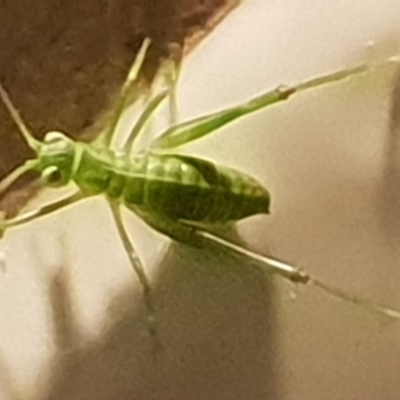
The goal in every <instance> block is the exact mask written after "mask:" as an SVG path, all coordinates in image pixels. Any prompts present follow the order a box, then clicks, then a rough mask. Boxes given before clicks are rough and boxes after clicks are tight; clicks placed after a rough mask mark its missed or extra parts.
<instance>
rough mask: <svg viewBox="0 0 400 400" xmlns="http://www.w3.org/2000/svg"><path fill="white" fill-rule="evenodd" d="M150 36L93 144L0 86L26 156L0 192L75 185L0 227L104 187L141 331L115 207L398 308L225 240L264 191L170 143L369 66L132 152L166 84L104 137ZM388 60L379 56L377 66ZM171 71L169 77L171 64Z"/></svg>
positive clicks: (165, 230) (176, 236) (180, 128)
mask: <svg viewBox="0 0 400 400" xmlns="http://www.w3.org/2000/svg"><path fill="white" fill-rule="evenodd" d="M149 46H150V40H148V39H145V40H144V42H143V45H142V47H141V49H140V51H139V53H138V56H137V57H136V59H135V61H134V63H133V65H132V67H131V69H130V72H129V74H128V77H127V79H126V81H125V83H124V85H123V88H122V90H121V93H120V95H119V97H118V99H117V102H116V106H115V108H114V110H113V113H112V118H111V123H110V125H109V127H108V129H107V130H106V131H105V132H104V133H102V135H101V136H100V137H99V140H97V141H96V142H95V143H93V144H84V143H79V142H75V141H73V140H72V139H70V138H68V137H67V136H65V135H64V134H63V133H60V132H49V133H47V134H46V135H45V137H44V140H43V141H39V140H37V139H35V138H34V136H33V135H32V133H31V132H30V130H29V129H28V127H27V125H26V124H25V122H24V121H23V119H22V118H21V116H20V115H19V113H18V111H17V110H16V108H15V107H14V105H13V103H12V102H11V100H10V98H9V96H8V93H7V92H6V90H5V89H4V88H3V86H1V85H0V97H1V98H2V100H3V102H4V103H5V105H6V107H7V108H8V110H9V112H10V114H11V116H12V118H13V120H14V121H15V123H16V124H17V125H18V127H19V129H20V131H21V133H22V134H23V136H24V137H25V139H26V140H27V142H28V144H29V146H30V147H31V148H32V149H33V150H34V152H35V154H36V156H35V158H33V159H30V160H28V161H26V163H25V164H24V165H22V166H20V167H19V168H17V169H16V170H15V171H13V172H12V173H11V174H10V175H9V176H8V177H6V178H5V179H4V180H3V181H2V182H1V183H0V193H2V192H4V191H5V190H6V189H7V188H8V187H9V186H10V185H11V184H12V183H13V182H15V181H16V180H17V179H19V177H21V176H22V175H23V174H25V173H26V172H28V171H37V172H39V173H40V174H41V177H42V179H43V181H44V182H45V184H46V185H48V186H50V187H62V186H65V185H68V184H75V186H76V187H77V189H78V190H77V191H76V192H75V193H74V194H72V195H70V196H68V197H66V198H63V199H61V200H58V201H55V202H53V203H51V204H47V205H45V206H43V207H41V208H39V209H36V210H33V211H29V212H25V213H22V214H21V215H19V216H17V217H15V218H10V219H6V218H3V219H2V220H0V231H1V232H4V231H5V230H6V229H8V228H11V227H14V226H17V225H22V224H24V223H27V222H30V221H33V220H35V219H37V218H39V217H42V216H45V215H48V214H50V213H53V212H55V211H57V210H59V209H61V208H63V207H66V206H69V205H71V204H74V203H76V202H78V201H79V200H81V199H83V198H85V197H88V196H95V195H100V194H102V195H104V196H105V197H106V199H107V200H108V204H109V206H110V209H111V211H112V215H113V217H114V220H115V223H116V226H117V229H118V232H119V235H120V237H121V240H122V243H123V245H124V248H125V250H126V253H127V256H128V258H129V261H130V263H131V265H132V267H133V269H134V271H135V272H136V274H137V276H138V278H139V281H140V283H141V285H142V287H143V291H144V300H145V304H146V308H147V315H148V319H149V327H150V331H151V332H152V333H153V334H155V318H154V315H155V310H154V305H153V299H152V292H151V286H150V283H149V280H148V278H147V276H146V273H145V270H144V268H143V265H142V262H141V261H140V258H139V256H138V254H137V252H136V250H135V248H134V246H133V244H132V242H131V240H130V238H129V235H128V232H127V231H126V229H125V226H124V223H123V220H122V216H121V206H124V207H127V208H128V209H129V210H131V211H133V212H135V213H136V214H137V215H139V216H140V217H141V218H142V219H143V220H144V221H145V222H146V223H147V224H148V225H150V226H151V227H152V228H154V229H155V230H156V231H158V232H160V233H162V234H164V235H167V236H168V237H170V238H171V239H173V240H176V241H178V242H181V243H183V244H186V245H190V246H210V245H211V246H214V247H215V246H217V247H221V248H224V249H225V250H228V251H230V252H231V253H234V254H235V255H240V256H241V257H244V258H245V259H246V260H247V261H248V262H251V263H252V264H255V265H257V266H261V267H262V268H264V269H266V270H267V271H268V272H270V273H273V274H277V275H280V276H282V277H284V278H287V279H289V280H291V281H292V282H296V283H302V284H313V285H316V286H318V287H320V288H322V289H324V290H325V291H328V292H329V293H331V294H332V295H334V296H336V297H339V298H341V299H344V300H348V301H350V302H353V303H356V304H358V305H361V306H364V307H367V308H369V309H372V310H375V311H378V312H380V313H383V314H385V315H388V316H391V317H395V318H400V313H399V312H397V311H395V310H393V309H390V308H388V307H385V306H382V305H379V304H377V303H375V302H372V301H369V300H367V299H362V298H358V297H355V296H351V295H348V294H347V293H344V292H342V291H340V290H338V289H335V288H332V287H330V286H328V285H326V284H324V283H322V282H320V281H318V280H316V279H314V278H313V277H311V276H310V275H308V274H307V273H306V272H304V271H303V270H300V269H299V268H297V267H295V266H292V265H290V264H287V263H285V262H281V261H278V260H276V259H274V258H271V257H267V256H262V255H260V254H256V253H253V252H251V251H250V250H247V249H245V248H243V247H241V246H239V245H236V244H235V243H232V242H230V241H228V240H226V239H224V238H222V237H220V236H218V235H217V234H216V233H215V229H214V228H215V227H216V226H217V225H218V226H220V225H221V224H224V223H234V222H236V221H239V220H241V219H243V218H246V217H248V216H251V215H254V214H260V213H261V214H268V212H269V203H270V195H269V193H268V191H267V190H266V189H265V188H264V187H263V186H262V185H261V184H260V183H258V182H257V181H256V180H255V179H253V178H251V177H250V176H248V175H245V174H244V173H241V172H239V171H236V170H234V169H231V168H227V167H223V166H220V165H216V164H214V163H212V162H209V161H206V160H203V159H200V158H197V157H191V156H186V155H180V154H179V155H178V154H174V153H172V152H171V149H173V148H176V147H178V146H181V145H184V144H186V143H189V142H191V141H193V140H197V139H200V138H202V137H204V136H206V135H208V134H211V133H212V132H214V131H216V130H217V129H219V128H221V127H222V126H224V125H226V124H228V123H230V122H232V121H234V120H237V119H238V118H240V117H243V116H245V115H247V114H250V113H253V112H255V111H258V110H261V109H263V108H266V107H268V106H270V105H272V104H275V103H278V102H281V101H284V100H287V99H288V98H289V97H290V96H292V95H293V94H295V93H297V92H300V91H303V90H306V89H311V88H314V87H317V86H321V85H324V84H327V83H332V82H337V81H340V80H343V79H345V78H347V77H350V76H353V75H356V74H360V73H363V72H365V71H367V70H368V69H370V68H371V66H370V65H360V66H358V67H356V68H351V69H345V70H342V71H339V72H335V73H332V74H329V75H325V76H322V77H319V78H316V79H312V80H309V81H306V82H304V83H301V84H299V85H296V86H292V87H284V86H281V87H279V88H277V89H275V90H272V91H269V92H266V93H264V94H262V95H260V96H258V97H256V98H253V99H252V100H250V101H247V102H245V103H244V104H242V105H239V106H235V107H232V108H228V109H226V110H223V111H220V112H217V113H214V114H210V115H207V116H204V117H201V118H197V119H194V120H192V121H189V122H185V123H181V124H177V125H173V126H172V127H170V128H169V129H167V130H166V131H165V132H164V133H163V134H162V135H160V136H159V137H158V138H157V139H156V140H155V141H154V142H153V143H152V144H151V145H150V148H148V149H147V150H146V151H145V152H138V151H136V147H135V144H136V143H137V138H138V137H139V135H140V134H141V133H142V132H143V127H144V125H145V123H146V122H147V121H148V119H149V118H150V117H151V115H152V114H153V113H154V111H155V110H156V109H157V107H158V106H159V104H160V103H161V102H162V101H163V100H164V99H165V98H166V97H167V96H168V95H169V94H170V93H171V91H173V86H174V85H175V84H176V82H174V84H173V85H169V87H167V89H165V90H161V91H160V93H158V94H157V95H156V96H154V97H153V98H152V99H151V100H150V101H149V102H148V104H147V106H146V107H145V109H144V111H143V113H142V114H141V116H140V117H139V119H138V122H137V123H136V124H135V126H133V128H132V130H131V132H130V134H129V136H128V138H127V139H126V141H125V143H124V144H123V145H122V146H121V147H120V148H117V147H116V146H114V145H113V142H114V139H115V134H116V127H117V124H118V122H119V120H120V117H121V114H122V113H123V111H124V109H125V108H126V106H127V95H128V92H129V89H130V88H131V87H132V86H133V85H134V84H135V83H136V82H137V80H138V76H139V73H140V70H141V67H142V64H143V62H144V59H145V56H146V52H147V49H148V47H149ZM388 62H390V60H386V61H385V62H384V63H382V64H384V65H386V64H387V63H388ZM175 76H178V74H177V73H176V74H175Z"/></svg>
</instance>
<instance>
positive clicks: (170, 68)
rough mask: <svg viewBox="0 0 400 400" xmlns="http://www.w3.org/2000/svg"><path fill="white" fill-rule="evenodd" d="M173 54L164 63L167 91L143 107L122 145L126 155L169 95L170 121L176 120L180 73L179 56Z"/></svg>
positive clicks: (132, 149) (131, 150)
mask: <svg viewBox="0 0 400 400" xmlns="http://www.w3.org/2000/svg"><path fill="white" fill-rule="evenodd" d="M175 53H177V51H176V50H171V54H172V59H171V60H167V62H166V67H165V69H166V71H165V72H164V78H165V81H166V83H167V89H165V90H162V91H161V92H160V93H159V94H157V95H156V96H155V97H153V99H151V100H150V101H149V102H148V104H147V106H146V107H145V109H144V111H143V112H142V114H141V115H140V116H139V119H138V121H137V122H136V124H135V125H134V127H133V128H132V130H131V132H130V133H129V135H128V138H127V139H126V142H125V144H124V145H123V148H122V150H123V151H124V152H126V153H132V152H133V151H134V145H135V141H136V140H137V138H138V136H139V135H140V133H141V132H143V129H144V126H145V124H146V123H147V121H148V120H149V119H150V118H151V116H152V115H153V113H154V112H155V111H156V110H157V108H158V106H159V105H160V104H161V103H162V102H163V100H164V99H165V98H166V97H167V96H168V94H169V95H170V102H169V103H170V104H169V108H170V115H171V121H173V122H176V120H177V118H178V106H177V100H176V87H177V82H178V79H179V73H180V62H181V55H180V57H178V56H177V55H176V54H175Z"/></svg>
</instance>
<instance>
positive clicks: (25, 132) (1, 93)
mask: <svg viewBox="0 0 400 400" xmlns="http://www.w3.org/2000/svg"><path fill="white" fill-rule="evenodd" d="M0 97H1V99H2V100H3V103H4V105H5V106H6V107H7V110H8V112H9V113H10V115H11V118H12V119H13V121H14V122H15V124H16V125H17V126H18V128H19V130H20V132H21V133H22V136H23V137H24V138H25V140H26V141H27V142H28V145H29V147H30V148H31V149H33V150H35V151H37V149H38V147H39V145H40V142H39V140H36V139H35V138H34V136H33V135H32V132H31V131H30V130H29V128H28V127H27V125H26V124H25V122H24V120H23V119H22V117H21V115H20V114H19V112H18V110H17V109H16V108H15V106H14V104H13V102H12V101H11V99H10V96H9V95H8V92H7V91H6V89H4V86H3V85H2V83H1V82H0Z"/></svg>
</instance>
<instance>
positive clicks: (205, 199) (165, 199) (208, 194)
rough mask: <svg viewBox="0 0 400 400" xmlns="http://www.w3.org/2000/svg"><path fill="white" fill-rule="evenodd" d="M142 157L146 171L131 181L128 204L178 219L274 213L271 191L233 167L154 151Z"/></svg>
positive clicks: (231, 218)
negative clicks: (217, 165) (271, 204)
mask: <svg viewBox="0 0 400 400" xmlns="http://www.w3.org/2000/svg"><path fill="white" fill-rule="evenodd" d="M136 163H137V164H136V165H138V164H139V163H141V164H142V165H141V174H143V175H142V177H139V176H138V174H135V175H136V176H135V177H132V178H128V179H127V180H126V181H125V188H124V190H123V193H122V197H123V201H124V202H125V203H126V205H127V206H129V204H133V205H136V206H139V207H141V208H143V209H144V210H145V211H146V212H149V211H150V212H151V211H154V212H157V213H162V214H164V215H166V216H168V217H169V218H172V219H175V220H177V219H184V220H190V221H198V222H210V223H212V222H225V221H236V220H240V219H242V218H245V217H248V216H250V215H254V214H258V213H268V209H269V194H268V192H267V191H266V190H265V189H264V188H262V187H261V186H260V185H259V184H258V183H257V182H256V181H254V180H253V179H252V178H250V177H248V176H246V175H244V174H241V173H239V172H237V171H234V170H232V169H229V168H220V167H216V166H215V165H214V164H212V163H210V162H208V161H205V160H201V159H199V158H194V157H187V156H181V155H153V154H151V155H146V156H143V158H142V160H141V161H139V162H138V161H136ZM133 169H136V168H135V167H134V168H133ZM139 186H141V195H142V198H141V199H140V198H139V197H140V194H139V192H138V188H139Z"/></svg>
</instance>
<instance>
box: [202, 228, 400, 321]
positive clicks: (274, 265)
mask: <svg viewBox="0 0 400 400" xmlns="http://www.w3.org/2000/svg"><path fill="white" fill-rule="evenodd" d="M194 234H195V235H196V236H198V237H199V238H202V239H206V240H207V241H208V242H209V243H210V244H212V245H218V246H221V247H223V248H225V249H227V250H230V251H232V253H233V254H236V255H240V256H244V257H246V259H247V260H249V261H250V262H251V263H253V264H254V265H256V266H258V267H261V268H262V269H263V270H265V271H266V272H268V273H274V274H276V275H279V276H281V277H283V278H286V279H289V280H290V281H292V282H294V283H301V284H309V285H313V286H315V287H317V288H319V289H321V290H323V291H324V292H326V293H329V294H330V295H331V296H333V297H335V298H338V299H340V300H343V301H347V302H349V303H352V304H354V305H357V306H359V307H363V308H365V309H366V310H368V311H370V312H371V311H372V312H376V313H379V314H381V315H385V316H387V317H390V318H395V319H400V312H399V311H398V310H395V309H393V308H391V307H388V306H386V305H383V304H379V303H377V302H376V301H372V300H370V299H367V298H364V297H359V296H355V295H352V294H348V293H346V292H344V291H343V290H341V289H338V288H335V287H332V286H330V285H328V284H326V283H324V282H322V281H320V280H318V279H316V278H314V277H312V276H311V275H308V274H307V273H306V272H305V271H303V270H301V269H299V268H297V267H295V266H293V265H291V264H288V263H286V262H283V261H279V260H277V259H275V258H272V257H268V256H263V255H261V254H257V253H254V252H252V251H250V250H247V249H245V248H243V247H241V246H238V245H236V244H234V243H232V242H229V241H228V240H225V239H223V238H221V237H219V236H217V235H214V234H212V233H209V232H206V231H202V230H196V231H195V232H194Z"/></svg>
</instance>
